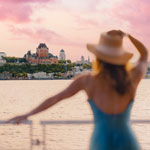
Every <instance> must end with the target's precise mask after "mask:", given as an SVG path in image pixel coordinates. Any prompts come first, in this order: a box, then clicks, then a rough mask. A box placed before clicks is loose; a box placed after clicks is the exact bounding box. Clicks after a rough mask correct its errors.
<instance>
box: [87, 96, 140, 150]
mask: <svg viewBox="0 0 150 150" xmlns="http://www.w3.org/2000/svg"><path fill="white" fill-rule="evenodd" d="M88 102H89V104H90V106H91V109H92V111H93V114H94V131H93V134H92V136H91V143H90V150H140V146H139V144H138V142H137V139H136V137H135V135H134V134H133V131H132V129H131V127H130V112H131V108H132V105H133V100H131V101H130V103H129V105H128V107H127V108H126V109H125V111H124V112H122V113H119V114H106V113H104V112H103V111H101V110H100V109H99V108H98V107H97V106H96V104H95V103H94V102H93V100H92V99H89V100H88Z"/></svg>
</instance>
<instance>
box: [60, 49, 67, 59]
mask: <svg viewBox="0 0 150 150" xmlns="http://www.w3.org/2000/svg"><path fill="white" fill-rule="evenodd" d="M59 60H66V55H65V51H64V50H63V49H61V50H60V53H59Z"/></svg>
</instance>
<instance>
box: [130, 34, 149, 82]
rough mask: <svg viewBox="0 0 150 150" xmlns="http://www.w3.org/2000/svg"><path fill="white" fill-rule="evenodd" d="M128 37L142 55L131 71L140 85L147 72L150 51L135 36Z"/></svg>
mask: <svg viewBox="0 0 150 150" xmlns="http://www.w3.org/2000/svg"><path fill="white" fill-rule="evenodd" d="M128 37H129V39H130V40H131V42H132V43H133V45H134V46H135V47H136V48H137V50H138V52H139V53H140V58H139V60H138V62H137V65H136V66H135V67H134V68H133V69H132V70H131V74H132V78H133V79H134V80H135V82H136V83H137V84H138V83H139V81H140V80H141V79H142V78H143V76H144V75H145V73H146V71H147V64H148V61H147V60H148V50H147V49H146V47H145V46H144V45H143V44H142V43H141V42H140V41H138V40H137V39H135V38H134V37H133V36H131V35H128Z"/></svg>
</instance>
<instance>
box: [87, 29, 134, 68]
mask: <svg viewBox="0 0 150 150" xmlns="http://www.w3.org/2000/svg"><path fill="white" fill-rule="evenodd" d="M116 31H117V30H116ZM122 42H123V36H121V35H119V34H109V32H105V33H102V34H101V36H100V40H99V43H98V44H87V49H88V50H89V51H90V52H92V53H93V54H95V55H96V57H97V58H99V59H100V60H103V61H105V62H108V63H111V64H114V65H125V64H126V63H127V62H128V61H129V59H130V58H131V57H132V56H133V54H132V53H129V52H127V51H125V50H124V48H123V46H122Z"/></svg>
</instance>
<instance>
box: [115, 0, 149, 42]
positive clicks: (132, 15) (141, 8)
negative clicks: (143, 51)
mask: <svg viewBox="0 0 150 150" xmlns="http://www.w3.org/2000/svg"><path fill="white" fill-rule="evenodd" d="M149 12H150V1H141V0H132V1H126V0H124V1H123V3H119V4H118V5H116V6H115V7H114V8H113V10H112V13H113V15H114V17H116V18H118V20H121V21H122V23H124V22H125V21H127V22H129V32H131V33H134V34H135V35H138V36H140V37H142V39H143V40H144V41H146V43H148V40H149V37H150V29H149V27H150V13H149Z"/></svg>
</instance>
